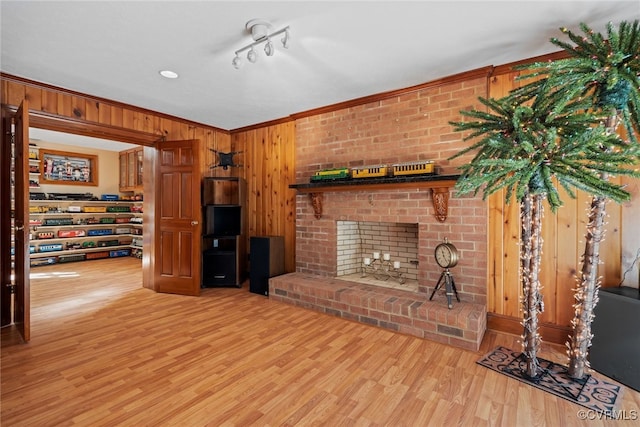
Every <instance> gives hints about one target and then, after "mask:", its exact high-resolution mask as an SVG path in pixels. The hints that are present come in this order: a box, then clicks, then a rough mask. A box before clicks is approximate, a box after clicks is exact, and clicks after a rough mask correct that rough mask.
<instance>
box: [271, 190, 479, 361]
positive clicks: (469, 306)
mask: <svg viewBox="0 0 640 427" xmlns="http://www.w3.org/2000/svg"><path fill="white" fill-rule="evenodd" d="M431 197H432V196H431V190H429V189H414V190H400V189H390V190H376V191H339V192H325V193H324V194H323V209H322V212H323V214H322V216H321V217H320V218H316V214H315V211H314V209H313V206H312V203H311V201H310V200H309V196H308V195H307V194H300V195H298V196H297V200H296V203H297V205H296V211H297V218H296V224H297V226H296V229H297V235H296V259H297V262H296V263H297V271H296V273H291V274H288V275H284V276H279V277H276V278H272V279H271V280H270V292H269V295H270V298H273V299H275V300H278V301H282V302H286V303H291V304H295V305H299V306H303V307H306V308H311V309H315V310H320V311H323V312H325V313H328V314H332V315H336V316H340V317H344V318H347V319H351V320H356V321H360V322H364V323H368V324H374V325H376V326H380V327H384V328H388V329H392V330H396V331H399V332H403V333H407V334H411V335H416V336H419V337H422V338H428V339H432V340H436V341H439V342H444V343H447V344H451V345H455V346H458V347H462V348H466V349H471V350H477V349H478V347H479V345H480V341H481V340H482V336H483V334H484V331H485V328H486V289H487V287H486V262H485V259H486V258H485V256H486V245H487V236H486V230H487V227H486V207H485V205H484V203H483V202H482V200H479V199H477V198H475V197H471V198H456V197H453V198H451V199H450V200H449V210H448V217H447V219H446V221H444V222H440V221H438V220H437V219H436V218H435V215H434V208H433V203H432V200H431ZM365 225H366V226H368V227H370V228H372V229H378V230H379V231H381V232H382V233H387V234H389V233H391V231H390V230H395V232H396V233H398V234H402V235H404V236H405V237H408V235H411V234H412V232H411V231H407V230H415V231H414V232H413V233H415V234H413V235H415V242H413V243H414V245H415V252H410V251H409V252H406V253H404V254H403V256H405V258H403V261H401V263H402V264H411V265H413V266H414V267H415V270H414V271H415V273H413V274H414V275H415V276H414V277H415V286H411V287H407V288H406V289H403V288H402V287H399V286H395V287H393V288H389V287H379V286H373V285H371V284H365V283H361V282H359V281H356V280H354V281H345V280H342V279H340V278H339V277H337V276H339V274H341V273H340V272H341V271H342V270H344V271H345V272H350V273H352V270H354V269H357V265H356V264H358V263H359V262H360V259H361V258H363V255H364V253H362V252H360V253H358V255H357V257H358V260H357V261H356V263H355V264H354V263H351V264H348V263H347V267H344V266H343V265H341V263H343V261H344V260H343V258H341V256H340V255H339V252H341V249H344V248H343V247H341V246H340V245H339V243H338V242H339V240H340V237H339V234H341V233H343V232H344V231H342V232H339V228H344V227H345V226H346V227H351V228H353V227H356V228H357V227H361V228H362V227H364V226H365ZM400 230H403V231H400ZM445 237H446V238H448V239H449V241H450V242H452V243H453V244H454V245H455V246H456V247H457V248H458V251H459V253H460V261H459V263H458V265H457V266H456V267H454V268H453V269H452V274H453V275H454V278H455V281H456V287H457V291H458V294H459V296H460V299H461V302H460V303H458V302H457V301H454V307H453V309H448V307H447V304H446V297H445V295H444V293H443V292H438V293H436V294H435V295H434V298H433V300H431V301H430V300H429V297H430V295H431V293H432V292H433V289H434V287H435V285H436V283H437V281H438V279H439V277H440V274H441V272H442V270H441V269H440V268H439V267H438V265H437V264H436V262H435V260H434V257H433V251H434V248H435V246H436V245H437V244H438V243H440V242H442V241H443V240H444V238H445ZM358 239H362V240H367V239H368V237H366V236H365V237H358V238H353V236H352V237H350V238H349V239H347V240H348V241H350V243H353V245H354V246H358V245H357V243H356V242H354V241H355V240H358ZM385 240H386V241H389V240H391V239H390V238H389V236H388V235H387V236H385V238H383V239H381V241H378V243H376V244H377V245H382V244H383V243H382V242H384V241H385ZM408 240H412V239H408ZM361 246H363V247H364V251H365V253H368V251H371V252H373V246H367V245H366V244H365V245H361ZM339 248H340V249H339ZM385 250H388V251H389V252H392V249H391V246H384V247H383V246H381V247H380V252H384V251H385ZM411 250H413V249H411ZM356 252H357V250H356ZM408 254H411V255H408ZM394 257H398V258H399V257H400V255H399V254H398V255H395V254H394ZM405 259H406V262H405V261H404V260H405ZM411 261H415V262H414V263H411Z"/></svg>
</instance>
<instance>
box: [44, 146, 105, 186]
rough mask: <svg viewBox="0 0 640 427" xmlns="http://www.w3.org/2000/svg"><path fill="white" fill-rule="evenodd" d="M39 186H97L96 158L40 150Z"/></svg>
mask: <svg viewBox="0 0 640 427" xmlns="http://www.w3.org/2000/svg"><path fill="white" fill-rule="evenodd" d="M40 163H41V164H40V184H57V185H93V186H97V185H98V156H95V155H92V154H83V153H72V152H69V151H56V150H48V149H40Z"/></svg>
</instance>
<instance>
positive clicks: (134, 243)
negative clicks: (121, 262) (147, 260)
mask: <svg viewBox="0 0 640 427" xmlns="http://www.w3.org/2000/svg"><path fill="white" fill-rule="evenodd" d="M29 210H30V214H29V228H30V235H31V254H30V258H31V265H32V266H37V265H47V264H53V263H58V262H60V263H62V262H71V261H83V260H90V259H99V258H113V257H119V256H129V255H133V256H136V257H141V254H142V202H141V201H113V200H108V201H106V200H99V201H90V200H30V206H29Z"/></svg>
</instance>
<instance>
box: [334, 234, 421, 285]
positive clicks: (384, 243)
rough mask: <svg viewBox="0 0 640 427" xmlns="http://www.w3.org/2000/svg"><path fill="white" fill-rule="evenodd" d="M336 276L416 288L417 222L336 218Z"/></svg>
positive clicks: (374, 283)
mask: <svg viewBox="0 0 640 427" xmlns="http://www.w3.org/2000/svg"><path fill="white" fill-rule="evenodd" d="M336 228H337V239H336V241H337V263H336V265H337V269H336V277H337V278H338V279H343V280H349V281H352V282H360V283H367V284H370V285H376V286H384V287H392V288H396V289H404V290H408V291H413V292H417V291H418V224H414V223H390V222H371V221H337V224H336Z"/></svg>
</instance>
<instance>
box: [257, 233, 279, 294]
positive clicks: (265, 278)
mask: <svg viewBox="0 0 640 427" xmlns="http://www.w3.org/2000/svg"><path fill="white" fill-rule="evenodd" d="M249 249H250V251H249V263H250V266H249V291H250V292H253V293H254V294H261V295H269V278H270V277H274V276H278V275H280V274H284V237H283V236H264V237H251V239H250V242H249Z"/></svg>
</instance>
